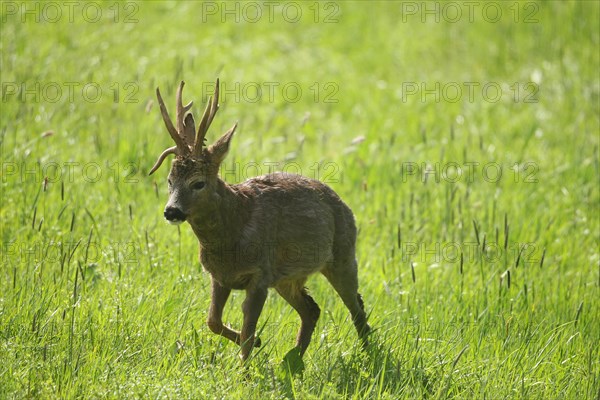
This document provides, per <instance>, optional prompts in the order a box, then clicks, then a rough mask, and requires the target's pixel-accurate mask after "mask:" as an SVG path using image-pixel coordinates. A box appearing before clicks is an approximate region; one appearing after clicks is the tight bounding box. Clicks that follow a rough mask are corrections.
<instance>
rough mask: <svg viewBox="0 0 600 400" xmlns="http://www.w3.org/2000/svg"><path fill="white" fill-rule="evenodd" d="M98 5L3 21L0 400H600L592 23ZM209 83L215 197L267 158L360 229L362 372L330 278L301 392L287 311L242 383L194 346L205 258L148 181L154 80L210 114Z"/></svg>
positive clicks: (278, 315)
mask: <svg viewBox="0 0 600 400" xmlns="http://www.w3.org/2000/svg"><path fill="white" fill-rule="evenodd" d="M10 4H13V5H14V4H17V6H19V4H20V3H10ZM32 4H33V3H32ZM39 4H41V6H40V7H43V5H44V4H46V3H39ZM94 4H97V6H98V7H100V8H101V10H102V11H103V12H104V14H103V17H102V18H101V19H100V20H99V21H97V22H89V21H87V20H86V19H85V18H82V17H81V15H80V14H75V16H74V21H73V22H72V23H71V22H69V21H68V19H66V17H65V18H63V19H61V20H60V21H58V22H55V23H54V22H49V21H44V18H41V20H40V22H39V23H37V22H36V21H35V14H28V17H27V18H26V20H25V21H24V22H23V21H22V15H21V14H19V13H16V14H15V13H13V9H12V8H7V7H8V6H7V5H6V4H5V3H3V5H2V7H3V8H2V28H1V33H2V35H1V39H0V43H1V54H2V55H1V61H2V104H1V106H2V109H1V123H0V140H1V143H0V145H1V154H2V176H1V186H0V187H1V190H2V193H1V206H0V217H1V221H2V222H1V232H0V235H1V237H2V262H1V265H2V266H1V267H0V338H1V340H0V360H2V363H1V365H0V382H1V383H0V397H2V398H22V397H32V398H56V397H60V398H75V397H85V398H89V397H94V398H95V397H108V398H131V397H141V398H148V397H150V398H156V397H161V398H228V399H229V398H240V399H242V398H243V399H247V398H261V399H262V398H286V397H296V398H299V399H311V398H315V399H317V398H357V399H358V398H384V399H397V398H425V397H427V398H554V399H563V398H564V399H567V398H568V399H570V398H573V399H574V398H595V397H596V396H597V395H598V393H599V386H600V385H599V376H600V375H599V374H600V370H599V364H598V360H599V359H600V352H599V349H598V345H597V343H598V342H599V340H600V328H599V327H600V318H599V315H600V309H599V306H598V304H599V303H598V295H599V286H600V270H599V265H600V255H599V251H598V248H599V243H600V231H599V213H598V204H600V202H599V200H600V193H599V185H598V176H599V169H600V167H599V155H598V154H599V151H598V144H599V139H598V138H599V135H598V134H599V123H600V122H599V121H600V112H599V92H600V80H599V78H598V65H599V60H598V58H599V52H598V46H599V42H600V35H599V33H598V32H599V29H598V26H599V12H600V11H599V7H598V5H597V4H596V3H594V2H567V3H564V4H563V3H561V2H541V3H534V2H527V3H514V4H517V6H519V10H520V12H521V13H520V14H519V17H518V18H517V19H516V20H515V14H514V12H515V9H514V8H512V9H511V8H510V7H515V5H514V4H512V3H511V4H512V5H511V4H508V3H507V4H505V5H503V7H504V8H503V11H504V15H505V17H504V18H501V19H500V20H499V21H498V22H496V23H491V22H488V21H486V20H485V19H484V18H482V17H480V14H475V16H474V22H469V21H468V20H467V19H466V17H465V18H463V19H461V20H460V21H459V22H457V23H449V22H446V21H445V20H444V18H441V20H440V22H439V23H436V22H435V19H434V17H427V18H426V22H425V23H423V22H421V16H420V14H417V15H414V16H412V15H409V14H407V11H408V9H406V8H403V7H405V6H406V4H408V3H401V2H376V3H373V4H369V5H367V4H365V3H361V2H340V3H333V2H330V3H320V4H319V5H318V6H319V10H320V14H319V15H318V17H317V18H316V17H315V14H314V12H315V10H316V9H315V8H310V7H315V4H316V3H315V4H312V3H305V4H303V5H302V10H303V12H304V13H303V17H302V18H300V20H299V21H298V22H297V23H290V22H287V21H286V20H285V19H284V18H282V17H274V21H273V22H270V21H269V19H268V18H266V17H265V18H262V19H260V20H259V21H258V22H249V21H244V20H243V18H242V20H241V21H240V22H239V23H235V22H234V21H231V20H228V18H230V17H225V22H223V21H222V19H223V17H222V16H220V15H219V14H217V15H211V14H208V12H209V11H210V10H212V9H210V8H206V7H207V4H208V6H213V5H216V6H217V7H220V6H222V4H221V3H210V2H209V3H204V5H203V3H200V2H184V3H175V2H172V3H161V2H153V3H151V4H149V3H139V4H137V3H123V4H122V5H121V6H120V8H119V9H118V10H119V11H120V14H119V16H118V19H115V18H116V17H115V14H114V12H115V10H116V9H114V8H111V7H114V6H113V4H112V3H94ZM294 4H299V3H294ZM328 4H330V5H329V6H328ZM331 4H333V5H331ZM403 4H404V6H403ZM415 4H417V3H415ZM418 4H421V3H418ZM431 4H433V3H431ZM128 5H129V6H128ZM31 7H33V6H31ZM126 7H129V8H126ZM232 7H233V6H232ZM277 10H280V8H277ZM477 10H479V11H480V9H479V8H477ZM536 10H537V11H536ZM63 11H64V12H66V10H63ZM479 11H478V12H479ZM532 11H535V15H534V17H535V19H536V20H537V22H528V23H526V22H525V21H524V18H525V17H524V16H525V15H529V14H525V13H531V12H532ZM240 12H241V11H240ZM329 13H333V14H331V16H332V18H333V19H332V20H328V21H327V22H326V21H325V17H326V16H328V15H330V14H329ZM127 16H128V17H130V18H129V19H131V21H129V20H128V21H127V22H126V21H125V19H126V17H127ZM315 18H316V22H315ZM217 76H219V77H220V79H221V82H222V84H223V85H224V88H225V89H227V90H228V91H225V92H224V95H223V96H222V98H223V101H222V108H221V111H219V115H218V117H217V118H216V120H215V124H214V126H213V128H212V129H211V131H210V132H209V141H210V140H212V139H214V138H215V137H216V136H217V134H218V133H220V132H222V131H224V130H225V129H226V128H228V127H229V126H230V125H231V124H232V123H233V122H234V121H239V122H240V128H239V132H238V133H236V137H235V138H234V141H233V144H232V146H233V147H232V150H231V153H230V154H229V157H228V159H227V162H226V165H225V166H224V167H223V171H222V172H223V175H224V178H225V179H226V180H227V181H228V182H230V183H235V182H239V181H241V180H243V179H245V178H247V177H249V176H251V175H254V174H256V173H258V172H263V173H266V172H268V169H269V168H270V166H272V165H273V164H270V163H277V166H278V168H284V169H287V170H288V171H289V172H294V171H297V170H298V169H299V170H300V171H301V172H302V173H303V174H304V175H307V176H310V177H318V178H320V179H322V180H324V181H325V182H327V183H328V184H330V185H331V186H332V187H333V188H334V189H335V190H336V191H337V192H338V193H339V194H340V195H341V196H342V198H343V199H344V200H345V201H346V202H347V203H348V204H349V205H350V206H351V208H352V209H353V211H354V213H355V215H356V220H357V224H358V226H359V230H360V231H359V240H358V254H357V256H358V260H359V266H360V270H359V278H360V286H361V292H362V294H363V296H364V298H365V303H366V305H367V308H368V311H369V313H370V323H371V325H372V326H373V327H374V328H375V330H376V331H375V333H374V335H373V341H372V344H371V347H370V348H369V349H368V350H367V351H366V352H363V351H361V349H360V346H359V343H358V340H357V337H356V333H355V331H354V328H353V326H352V323H351V321H350V320H349V316H348V313H347V310H346V309H345V307H344V306H343V304H342V303H341V301H340V300H339V298H338V297H337V296H336V295H335V294H334V292H333V290H332V289H331V287H330V286H329V284H328V283H327V282H326V281H325V279H323V278H322V277H320V276H315V277H313V278H311V279H310V280H309V282H308V286H309V288H310V289H311V292H312V293H313V296H314V298H315V300H316V301H317V303H318V304H319V305H320V306H321V309H322V314H321V319H320V321H319V324H318V326H317V329H316V331H315V334H314V337H313V342H312V343H311V346H310V348H309V350H308V352H307V354H306V355H305V357H304V371H303V373H302V374H296V375H291V374H289V373H287V372H286V367H285V364H282V360H283V359H284V358H285V357H286V354H288V351H289V350H290V349H291V348H292V347H293V343H294V338H295V334H296V331H297V329H298V326H299V318H298V317H297V315H296V314H295V313H294V311H293V310H292V309H291V307H290V306H289V305H287V304H286V303H285V301H284V300H282V299H281V298H279V297H278V296H276V295H275V294H271V295H270V297H269V299H268V300H267V305H266V307H265V309H264V312H263V314H262V316H261V319H260V324H261V326H260V329H261V335H260V336H261V339H262V342H263V347H262V348H261V349H260V350H259V351H255V353H254V354H253V360H252V362H251V364H250V367H249V368H248V370H247V371H246V370H244V369H243V368H242V367H241V366H240V362H239V358H238V348H237V347H236V346H235V345H233V344H232V343H229V342H226V341H225V340H224V339H222V338H220V337H217V336H215V335H213V334H212V333H210V331H209V330H208V328H207V327H206V326H205V324H204V321H205V319H206V310H207V309H208V305H209V286H208V283H209V281H208V276H207V274H206V273H205V272H203V271H202V269H201V266H200V264H199V262H198V257H197V254H198V249H197V241H196V239H195V237H194V236H193V233H192V232H191V229H189V227H188V226H187V225H183V226H181V227H180V228H177V227H172V226H169V225H167V224H165V223H164V222H163V218H162V210H163V207H164V204H165V202H166V199H167V193H166V184H165V182H164V180H165V176H166V168H164V167H163V169H161V170H160V171H159V172H157V173H156V174H154V175H153V176H152V177H148V176H147V171H148V170H149V169H150V167H151V166H152V163H153V162H154V161H155V159H156V156H157V155H158V154H159V152H160V151H162V150H163V149H164V148H165V147H167V146H170V145H171V144H170V138H169V137H168V135H167V133H166V131H165V130H164V126H163V125H162V122H161V121H160V115H159V112H158V110H157V108H156V107H155V104H154V101H155V100H154V90H155V88H156V86H160V87H161V91H163V92H164V93H165V94H166V93H169V95H168V97H167V95H165V97H166V98H168V99H169V100H168V101H169V105H171V106H172V105H173V104H174V92H175V88H176V85H177V83H178V82H179V80H181V79H185V81H186V98H187V99H189V100H192V99H193V100H194V101H195V106H194V111H195V112H196V113H199V112H200V111H201V109H202V107H203V104H204V101H205V100H206V96H207V95H208V94H209V92H210V88H211V87H210V84H211V83H212V82H213V81H214V79H215V78H216V77H217ZM465 83H467V84H465ZM532 83H533V86H527V85H531V84H532ZM436 84H439V85H440V90H436ZM448 84H450V86H449V87H448V90H450V89H451V88H452V87H455V86H456V87H459V88H461V89H462V90H463V92H462V95H461V96H459V98H458V99H457V101H449V100H451V99H450V98H449V96H452V95H453V94H452V93H453V92H447V93H444V92H443V88H444V85H448ZM486 84H492V85H493V86H494V87H500V88H501V90H502V96H501V98H499V99H498V101H494V102H492V101H490V98H489V97H486V96H488V93H485V92H483V87H484V86H485V85H486ZM421 85H425V86H421ZM469 85H471V86H469ZM57 87H58V88H59V90H60V92H59V93H57V92H56V88H57ZM70 87H72V88H73V92H72V96H71V95H70V92H69V90H70V89H69V88H70ZM257 87H258V88H260V90H262V95H261V96H259V97H258V98H257V95H256V88H257ZM284 87H285V88H292V89H293V88H298V87H299V88H300V89H301V90H302V94H301V95H299V96H298V95H294V94H293V93H292V92H289V93H287V92H285V91H284V89H283V88H284ZM415 87H416V88H417V92H415V93H411V92H410V90H413V89H414V88H415ZM469 87H473V88H474V92H473V98H470V97H469V95H468V88H469ZM98 88H100V90H101V93H100V94H99V93H98V92H97V89H98ZM270 88H272V90H273V92H272V94H273V96H270V95H269V90H271V89H270ZM290 90H291V89H290ZM424 90H425V91H426V90H430V91H431V90H433V92H431V93H430V94H427V93H424ZM490 90H491V89H490ZM436 93H437V95H438V96H439V97H440V98H439V101H438V99H436V97H435V96H436ZM491 93H492V92H491V91H490V93H489V94H490V96H491ZM94 96H95V97H94ZM452 99H453V97H452ZM92 100H93V101H92ZM526 100H528V101H526ZM457 168H459V169H460V172H458V169H457ZM242 299H243V293H241V292H237V293H235V294H234V295H233V296H232V298H231V300H230V304H229V305H228V307H227V309H226V312H225V321H226V322H228V323H230V324H231V325H232V326H235V327H239V325H240V323H241V311H240V305H241V301H242Z"/></svg>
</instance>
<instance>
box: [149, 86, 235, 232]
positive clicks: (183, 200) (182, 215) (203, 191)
mask: <svg viewBox="0 0 600 400" xmlns="http://www.w3.org/2000/svg"><path fill="white" fill-rule="evenodd" d="M184 84H185V83H184V82H183V81H182V82H181V83H180V84H179V88H178V89H177V96H176V99H177V108H176V114H175V116H176V121H175V125H173V122H172V121H171V117H170V116H169V112H168V111H167V107H166V106H165V103H164V101H163V99H162V96H161V95H160V90H159V89H158V88H156V97H157V98H158V104H159V106H160V112H161V114H162V118H163V120H164V122H165V126H166V127H167V131H168V132H169V134H170V135H171V138H172V139H173V141H174V142H175V146H173V147H169V148H168V149H166V150H164V151H163V152H162V153H161V155H160V156H159V157H158V159H157V160H156V163H155V164H154V166H153V167H152V169H151V170H150V173H149V174H150V175H151V174H152V173H154V171H156V170H157V169H158V168H159V167H160V166H161V164H162V163H163V161H164V160H165V158H166V157H167V156H168V155H170V154H174V155H175V160H174V161H173V163H172V165H171V172H170V173H169V178H168V184H169V201H168V202H167V205H166V207H165V213H164V215H165V218H166V219H167V220H168V221H169V223H171V224H180V223H182V222H184V221H186V220H187V219H188V218H189V217H190V216H192V215H200V214H203V212H202V210H203V209H205V210H206V209H209V208H210V207H209V206H210V205H211V203H213V202H214V200H215V196H218V195H217V193H216V189H217V186H218V182H219V178H218V171H219V166H220V165H221V162H222V161H223V160H224V159H225V156H226V154H227V151H228V150H229V142H230V141H231V138H232V137H233V133H234V132H235V128H236V127H237V123H236V124H234V125H233V126H232V127H231V129H229V130H228V131H227V132H225V133H224V134H223V136H221V137H220V138H219V139H218V140H217V141H216V142H214V143H213V144H212V145H210V146H208V147H206V146H205V140H206V132H207V131H208V128H209V127H210V124H211V123H212V121H213V119H214V117H215V114H216V113H217V110H218V109H219V80H218V79H217V81H216V83H215V92H214V95H213V97H212V98H210V99H209V101H208V104H207V105H206V109H205V110H204V114H203V115H202V119H201V120H200V124H199V126H198V131H196V124H195V122H194V117H193V115H192V114H191V113H190V112H189V110H190V108H191V107H192V102H190V103H189V104H187V105H185V106H184V105H183V103H182V92H183V86H184Z"/></svg>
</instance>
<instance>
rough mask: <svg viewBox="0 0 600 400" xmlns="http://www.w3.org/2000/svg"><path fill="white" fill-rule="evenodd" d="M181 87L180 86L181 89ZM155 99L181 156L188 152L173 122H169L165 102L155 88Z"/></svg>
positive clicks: (169, 118)
mask: <svg viewBox="0 0 600 400" xmlns="http://www.w3.org/2000/svg"><path fill="white" fill-rule="evenodd" d="M181 87H182V86H180V88H181ZM156 97H157V98H158V105H159V106H160V113H161V114H162V118H163V121H164V122H165V126H166V127H167V130H168V131H169V134H170V135H171V138H172V139H173V141H174V142H175V144H176V145H177V146H176V147H177V150H178V151H179V152H181V153H183V154H185V153H187V152H189V149H188V147H187V146H186V144H185V142H184V141H183V138H182V137H181V136H180V135H179V133H178V132H177V129H175V127H174V126H173V122H172V121H171V117H170V116H169V112H168V111H167V107H166V106H165V102H164V101H163V99H162V96H161V95H160V90H159V89H158V88H156Z"/></svg>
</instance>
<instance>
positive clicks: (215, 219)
mask: <svg viewBox="0 0 600 400" xmlns="http://www.w3.org/2000/svg"><path fill="white" fill-rule="evenodd" d="M247 201H248V200H247V199H246V198H244V197H243V196H239V195H238V194H237V192H236V191H234V190H233V188H232V187H231V186H230V185H229V184H227V183H226V182H223V181H222V180H220V179H218V180H217V190H216V191H215V201H214V202H212V207H211V208H210V209H207V210H206V212H205V213H204V214H203V215H199V216H194V217H192V218H191V219H190V221H189V223H190V225H191V226H192V229H193V231H194V233H195V235H196V237H197V238H198V240H199V241H200V244H201V245H202V248H204V249H210V248H211V247H215V248H223V247H224V246H225V247H230V246H233V245H234V244H235V243H236V241H237V240H238V238H239V236H240V234H241V231H242V228H243V226H244V225H245V221H246V219H247V218H248V206H247V204H246V203H247Z"/></svg>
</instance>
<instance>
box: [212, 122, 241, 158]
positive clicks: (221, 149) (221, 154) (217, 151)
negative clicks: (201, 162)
mask: <svg viewBox="0 0 600 400" xmlns="http://www.w3.org/2000/svg"><path fill="white" fill-rule="evenodd" d="M235 128H237V122H236V123H235V125H233V126H232V127H231V129H229V130H228V131H227V132H225V133H224V134H223V136H221V137H220V138H219V139H218V140H217V141H216V142H214V143H213V144H211V145H210V146H209V147H208V148H207V149H206V152H207V153H208V154H209V155H210V162H211V163H212V164H213V165H220V164H221V163H222V162H223V160H224V159H225V156H226V155H227V152H228V151H229V143H230V142H231V138H232V137H233V133H234V132H235Z"/></svg>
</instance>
